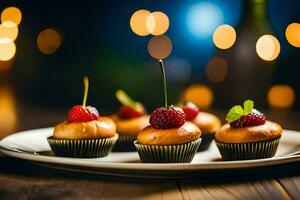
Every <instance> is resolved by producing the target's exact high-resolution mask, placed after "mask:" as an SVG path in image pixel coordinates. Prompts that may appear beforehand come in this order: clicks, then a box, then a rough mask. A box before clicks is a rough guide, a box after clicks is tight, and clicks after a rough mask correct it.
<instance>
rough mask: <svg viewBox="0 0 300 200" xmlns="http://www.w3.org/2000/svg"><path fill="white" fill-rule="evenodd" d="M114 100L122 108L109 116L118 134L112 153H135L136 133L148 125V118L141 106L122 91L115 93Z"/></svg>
mask: <svg viewBox="0 0 300 200" xmlns="http://www.w3.org/2000/svg"><path fill="white" fill-rule="evenodd" d="M116 98H117V99H118V101H119V102H120V103H121V104H122V106H121V107H120V108H119V110H118V112H117V113H116V114H115V115H112V116H111V119H112V120H113V121H114V122H115V123H116V126H117V132H118V134H119V139H118V141H117V143H116V145H115V148H114V151H135V147H134V145H133V142H134V141H135V140H136V137H137V134H138V132H139V131H140V130H142V129H143V128H144V127H146V126H147V125H149V116H148V115H147V112H146V109H145V107H144V106H143V104H142V103H140V102H138V101H135V100H133V99H132V98H130V97H129V96H128V95H127V94H126V93H125V92H124V91H123V90H117V91H116Z"/></svg>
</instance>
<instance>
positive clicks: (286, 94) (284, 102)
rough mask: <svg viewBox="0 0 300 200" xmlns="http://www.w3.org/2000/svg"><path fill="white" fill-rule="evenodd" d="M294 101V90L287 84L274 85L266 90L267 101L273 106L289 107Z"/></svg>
mask: <svg viewBox="0 0 300 200" xmlns="http://www.w3.org/2000/svg"><path fill="white" fill-rule="evenodd" d="M294 101H295V91H294V89H293V88H292V87H291V86H289V85H274V86H272V87H271V88H270V90H269V92H268V102H269V104H270V106H271V107H274V108H289V107H291V106H292V105H293V103H294Z"/></svg>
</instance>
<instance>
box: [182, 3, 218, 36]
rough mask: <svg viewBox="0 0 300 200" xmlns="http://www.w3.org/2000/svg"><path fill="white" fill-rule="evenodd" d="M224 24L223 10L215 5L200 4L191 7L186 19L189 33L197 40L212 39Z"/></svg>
mask: <svg viewBox="0 0 300 200" xmlns="http://www.w3.org/2000/svg"><path fill="white" fill-rule="evenodd" d="M223 22H224V16H223V13H222V11H221V9H220V8H219V7H218V6H217V5H216V4H214V3H210V2H200V3H197V4H194V5H192V6H191V8H190V9H189V10H188V13H187V17H186V24H187V28H188V30H189V32H190V33H191V34H192V35H193V36H194V37H197V38H203V39H206V38H208V37H211V36H212V34H213V32H214V30H215V29H216V28H217V26H219V25H220V24H222V23H223Z"/></svg>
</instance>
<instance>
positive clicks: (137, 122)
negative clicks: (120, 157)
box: [111, 115, 149, 136]
mask: <svg viewBox="0 0 300 200" xmlns="http://www.w3.org/2000/svg"><path fill="white" fill-rule="evenodd" d="M111 119H112V120H114V122H115V123H116V126H117V133H118V134H120V135H126V136H137V134H138V133H139V132H140V131H141V130H142V129H143V128H145V127H146V126H148V125H149V116H148V115H144V116H141V117H136V118H132V119H121V118H119V117H118V116H117V115H113V116H112V117H111Z"/></svg>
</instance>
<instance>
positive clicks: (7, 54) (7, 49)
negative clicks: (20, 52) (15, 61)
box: [0, 42, 16, 61]
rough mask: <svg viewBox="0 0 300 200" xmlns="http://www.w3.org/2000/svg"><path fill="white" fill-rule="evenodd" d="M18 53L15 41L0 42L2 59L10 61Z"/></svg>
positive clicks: (0, 58) (0, 57) (0, 56)
mask: <svg viewBox="0 0 300 200" xmlns="http://www.w3.org/2000/svg"><path fill="white" fill-rule="evenodd" d="M15 53H16V45H15V43H14V42H10V43H0V60H1V61H8V60H10V59H12V58H13V57H14V55H15Z"/></svg>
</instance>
